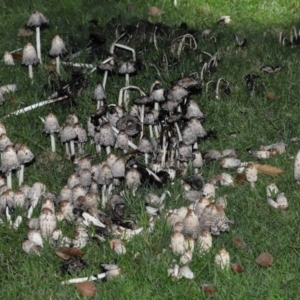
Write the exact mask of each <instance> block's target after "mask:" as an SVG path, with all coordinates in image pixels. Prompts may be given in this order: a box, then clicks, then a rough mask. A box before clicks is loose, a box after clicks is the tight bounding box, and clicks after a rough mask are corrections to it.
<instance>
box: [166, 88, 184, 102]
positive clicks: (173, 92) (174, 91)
mask: <svg viewBox="0 0 300 300" xmlns="http://www.w3.org/2000/svg"><path fill="white" fill-rule="evenodd" d="M188 94H189V92H188V91H187V90H186V89H184V88H183V87H182V86H180V85H178V84H175V85H173V86H172V87H171V88H170V90H169V91H168V95H167V98H168V99H173V100H175V101H176V102H181V101H182V100H183V98H185V97H187V96H188Z"/></svg>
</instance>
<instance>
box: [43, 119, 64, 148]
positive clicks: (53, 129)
mask: <svg viewBox="0 0 300 300" xmlns="http://www.w3.org/2000/svg"><path fill="white" fill-rule="evenodd" d="M59 131H60V127H59V124H58V121H57V118H56V116H55V115H54V114H53V113H49V114H48V115H47V116H46V118H45V122H44V133H46V134H49V135H50V139H51V151H52V152H55V151H56V147H55V137H54V133H58V132H59Z"/></svg>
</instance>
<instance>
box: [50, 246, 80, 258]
mask: <svg viewBox="0 0 300 300" xmlns="http://www.w3.org/2000/svg"><path fill="white" fill-rule="evenodd" d="M55 254H56V255H57V256H59V257H60V258H62V259H64V260H67V259H69V258H70V257H83V256H84V253H83V252H82V251H81V250H80V249H78V248H69V247H59V248H57V249H56V251H55Z"/></svg>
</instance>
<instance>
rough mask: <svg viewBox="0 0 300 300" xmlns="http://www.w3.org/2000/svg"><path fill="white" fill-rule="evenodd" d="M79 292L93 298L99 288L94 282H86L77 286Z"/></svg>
mask: <svg viewBox="0 0 300 300" xmlns="http://www.w3.org/2000/svg"><path fill="white" fill-rule="evenodd" d="M76 289H77V291H78V292H79V293H80V294H81V295H83V296H85V297H87V298H90V297H93V296H94V295H95V294H96V293H97V288H96V286H95V284H94V283H93V282H90V281H84V282H80V283H77V284H76Z"/></svg>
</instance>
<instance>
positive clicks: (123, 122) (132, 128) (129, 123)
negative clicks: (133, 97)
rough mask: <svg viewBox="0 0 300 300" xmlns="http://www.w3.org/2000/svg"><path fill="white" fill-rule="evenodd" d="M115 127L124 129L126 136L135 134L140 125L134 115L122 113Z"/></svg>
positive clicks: (139, 129) (138, 130)
mask: <svg viewBox="0 0 300 300" xmlns="http://www.w3.org/2000/svg"><path fill="white" fill-rule="evenodd" d="M117 128H118V129H119V130H124V131H125V132H126V134H127V135H128V136H131V137H132V136H135V135H137V134H138V133H139V132H140V131H141V125H140V123H139V120H138V119H137V118H136V117H132V116H129V115H124V116H123V117H122V118H120V120H119V121H118V122H117Z"/></svg>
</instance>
